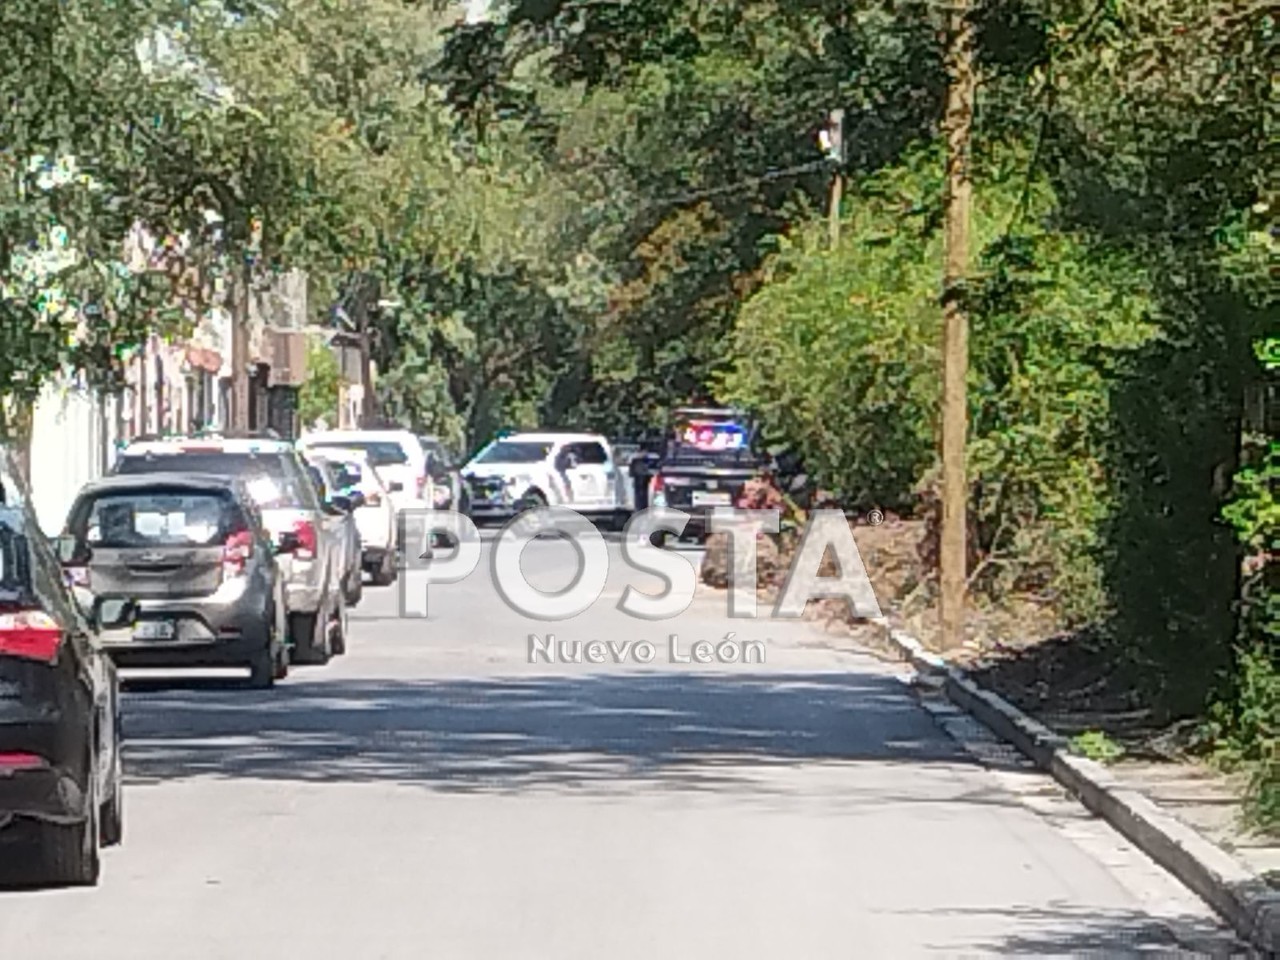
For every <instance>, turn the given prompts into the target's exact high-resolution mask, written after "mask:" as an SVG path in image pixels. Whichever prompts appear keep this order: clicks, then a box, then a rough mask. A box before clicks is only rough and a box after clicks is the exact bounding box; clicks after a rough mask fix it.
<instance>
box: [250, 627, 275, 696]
mask: <svg viewBox="0 0 1280 960" xmlns="http://www.w3.org/2000/svg"><path fill="white" fill-rule="evenodd" d="M277 669H278V665H277V657H276V652H275V644H274V643H273V642H272V638H271V634H267V637H266V639H265V640H264V641H263V644H262V649H261V650H259V651H258V652H257V653H256V654H255V655H254V658H253V660H252V661H250V663H249V687H250V688H251V689H253V690H270V689H271V688H272V687H274V686H275V683H276V672H277Z"/></svg>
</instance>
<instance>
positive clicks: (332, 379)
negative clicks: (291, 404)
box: [298, 337, 341, 427]
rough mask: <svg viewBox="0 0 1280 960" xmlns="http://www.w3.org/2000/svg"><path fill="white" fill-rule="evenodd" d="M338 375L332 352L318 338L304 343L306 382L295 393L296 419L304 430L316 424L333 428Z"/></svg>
mask: <svg viewBox="0 0 1280 960" xmlns="http://www.w3.org/2000/svg"><path fill="white" fill-rule="evenodd" d="M339 373H340V372H339V370H338V358H337V357H336V356H335V355H334V352H333V349H332V348H331V347H330V346H329V345H328V343H326V342H325V341H324V340H323V339H322V338H320V337H312V338H311V339H310V340H309V341H308V342H307V380H306V382H305V383H304V384H303V385H302V388H301V389H300V390H299V391H298V416H299V417H300V418H301V419H302V423H303V425H304V426H307V427H310V426H311V425H312V424H313V423H315V422H316V421H317V420H324V421H325V422H326V423H328V424H329V425H330V427H335V426H337V423H338V401H339V399H340V398H339V393H340V387H341V377H340V375H339Z"/></svg>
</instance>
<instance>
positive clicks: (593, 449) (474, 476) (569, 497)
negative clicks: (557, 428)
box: [462, 432, 629, 523]
mask: <svg viewBox="0 0 1280 960" xmlns="http://www.w3.org/2000/svg"><path fill="white" fill-rule="evenodd" d="M462 475H463V478H464V479H465V480H466V482H467V483H468V484H469V485H470V488H471V516H472V518H473V519H474V520H475V521H476V522H477V523H480V522H482V521H485V520H497V521H501V520H505V519H508V518H510V517H512V516H514V515H516V514H517V513H519V512H520V511H521V510H523V509H532V508H535V507H539V506H563V507H569V508H570V509H572V510H574V511H576V512H578V513H580V514H582V515H583V516H586V517H590V518H592V519H601V520H609V521H613V522H620V521H621V520H622V519H623V517H625V514H626V509H627V504H628V502H629V498H628V497H627V492H626V489H625V485H626V483H625V477H624V475H623V473H622V471H621V470H620V469H619V467H618V464H617V463H616V462H615V461H614V457H613V451H612V449H611V448H610V446H609V441H608V440H606V439H605V438H604V437H602V436H600V435H599V434H594V433H549V432H542V433H516V434H510V435H507V436H502V437H499V438H498V439H496V440H494V441H493V442H491V443H490V444H489V445H488V446H487V447H485V448H484V449H483V450H481V451H480V452H479V453H478V454H476V455H475V456H474V457H473V458H472V459H471V461H470V462H469V463H468V464H467V465H466V466H465V467H463V468H462Z"/></svg>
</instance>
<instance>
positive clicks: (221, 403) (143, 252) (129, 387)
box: [29, 233, 308, 534]
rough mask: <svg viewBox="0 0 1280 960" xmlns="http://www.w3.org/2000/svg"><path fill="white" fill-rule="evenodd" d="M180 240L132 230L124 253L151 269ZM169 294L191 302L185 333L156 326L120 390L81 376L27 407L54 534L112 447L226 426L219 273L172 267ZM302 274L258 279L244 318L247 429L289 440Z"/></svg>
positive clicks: (34, 473) (36, 496)
mask: <svg viewBox="0 0 1280 960" xmlns="http://www.w3.org/2000/svg"><path fill="white" fill-rule="evenodd" d="M185 252H186V251H185V248H184V244H183V242H182V241H181V240H179V241H176V242H174V241H170V242H167V243H162V244H157V243H155V242H153V241H152V240H151V239H150V238H149V237H147V236H145V234H141V233H139V234H138V235H137V236H136V237H135V238H134V241H133V243H132V244H131V249H130V251H129V253H130V255H131V256H132V257H134V258H145V261H146V263H147V265H148V266H149V267H150V268H152V269H155V268H157V267H159V268H168V267H169V266H170V265H171V264H172V263H173V262H174V261H175V260H176V261H180V260H181V258H182V257H183V255H184V254H185ZM177 273H178V277H177V279H176V282H175V295H176V296H179V297H181V298H183V300H184V302H186V303H188V304H200V305H206V304H207V305H209V306H199V307H189V308H188V309H190V310H192V315H191V316H190V318H189V319H190V320H191V334H190V336H188V337H184V338H166V337H162V336H160V335H158V334H153V335H152V336H150V337H149V338H148V339H147V341H146V342H145V343H143V344H141V345H139V347H138V348H137V349H135V350H134V351H133V352H132V354H131V355H129V356H126V357H125V358H124V361H123V362H124V384H125V385H124V389H123V390H121V391H120V392H119V393H116V394H104V393H102V392H100V391H94V390H91V389H89V387H88V386H87V385H86V384H85V383H84V381H83V379H82V378H77V377H70V376H69V377H64V378H62V379H61V380H57V381H54V382H51V383H49V384H48V385H47V386H46V388H45V390H44V391H43V393H42V395H41V397H40V399H39V401H38V402H37V404H36V406H35V409H34V411H33V413H32V442H31V456H30V461H29V462H30V474H31V476H30V481H31V485H32V489H33V501H34V506H35V509H36V512H37V515H38V516H39V519H40V523H41V525H42V526H43V527H44V528H45V529H46V531H47V532H49V533H51V534H53V533H57V532H58V531H59V530H60V529H61V526H62V523H63V522H64V520H65V517H66V511H67V510H68V509H69V508H70V505H71V503H72V502H73V500H74V498H75V496H76V493H77V492H78V491H79V490H80V488H81V486H83V485H84V484H85V483H88V482H89V481H91V480H95V479H97V478H98V477H100V476H102V475H103V474H104V473H106V472H107V471H109V470H110V469H111V466H112V464H113V463H114V460H115V456H116V452H117V451H118V449H119V448H120V447H121V446H123V445H124V444H127V443H128V442H129V441H130V440H132V439H135V438H137V437H141V436H157V435H164V434H181V433H190V432H194V431H199V430H225V429H229V428H230V427H231V426H232V424H231V419H230V414H231V395H232V385H233V380H234V376H235V367H234V365H233V362H232V329H233V323H234V319H233V317H232V314H231V313H230V311H229V310H227V309H226V308H225V307H222V306H218V304H225V303H229V302H231V298H230V297H229V296H228V293H229V291H227V290H225V289H224V288H223V287H222V285H221V282H220V281H213V282H208V283H206V279H205V277H204V276H202V275H201V274H200V271H199V270H198V269H197V268H192V269H191V270H179V271H177ZM307 311H308V305H307V278H306V275H305V274H302V273H299V272H294V273H289V274H284V275H280V276H271V277H265V278H263V279H262V280H261V281H259V282H258V283H255V289H254V291H253V293H252V294H251V296H250V297H249V310H248V316H247V318H246V329H247V333H248V336H247V337H246V338H245V339H246V341H247V349H246V354H247V356H246V358H245V371H244V375H245V376H247V377H248V382H249V391H248V393H249V409H248V414H249V427H250V429H252V430H266V429H272V430H275V431H276V432H277V433H279V434H280V435H281V436H282V437H284V438H288V439H292V438H294V437H296V436H297V435H298V433H299V428H300V424H299V423H298V416H297V398H298V389H299V387H300V386H301V385H302V383H303V382H304V380H305V378H306V345H305V337H306V334H305V333H304V327H305V326H306V319H307Z"/></svg>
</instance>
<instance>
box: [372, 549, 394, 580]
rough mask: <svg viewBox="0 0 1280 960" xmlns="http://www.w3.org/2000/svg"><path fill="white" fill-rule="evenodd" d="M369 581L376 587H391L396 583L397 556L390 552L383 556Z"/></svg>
mask: <svg viewBox="0 0 1280 960" xmlns="http://www.w3.org/2000/svg"><path fill="white" fill-rule="evenodd" d="M369 581H370V583H372V584H373V585H374V586H375V587H389V586H391V584H393V583H395V582H396V563H395V554H393V553H392V552H391V551H390V550H388V551H387V552H386V553H384V554H383V555H382V559H381V560H379V561H378V565H377V566H376V567H375V568H374V570H373V572H372V573H371V574H370V575H369Z"/></svg>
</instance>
